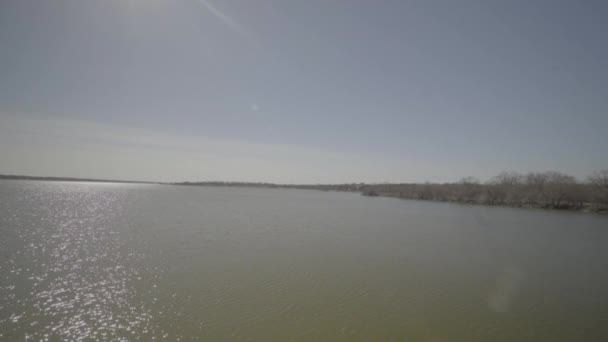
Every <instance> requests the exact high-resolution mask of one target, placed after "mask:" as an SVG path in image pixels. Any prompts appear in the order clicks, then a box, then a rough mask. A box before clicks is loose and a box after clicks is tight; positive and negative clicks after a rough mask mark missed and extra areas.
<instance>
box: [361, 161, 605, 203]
mask: <svg viewBox="0 0 608 342" xmlns="http://www.w3.org/2000/svg"><path fill="white" fill-rule="evenodd" d="M362 192H363V194H364V195H371V196H378V195H380V196H390V197H399V198H408V199H419V200H434V201H445V202H459V203H474V204H487V205H508V206H516V207H534V208H550V209H570V210H588V211H596V212H600V211H608V169H606V170H601V171H598V172H595V173H594V174H592V175H591V176H589V177H588V178H587V179H586V180H585V181H584V182H579V181H577V180H576V179H575V178H574V177H572V176H569V175H566V174H563V173H560V172H555V171H547V172H531V173H528V174H520V173H517V172H502V173H500V174H499V175H497V176H495V177H493V178H492V179H490V180H489V181H487V182H485V183H482V182H480V181H479V180H478V179H476V178H474V177H466V178H463V179H461V180H460V181H459V182H456V183H442V184H438V183H424V184H411V183H410V184H407V183H404V184H370V185H366V186H365V187H364V188H363V189H362Z"/></svg>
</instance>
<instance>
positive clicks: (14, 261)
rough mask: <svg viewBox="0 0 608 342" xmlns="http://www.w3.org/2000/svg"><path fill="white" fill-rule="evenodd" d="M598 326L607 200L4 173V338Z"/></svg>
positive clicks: (535, 331)
mask: <svg viewBox="0 0 608 342" xmlns="http://www.w3.org/2000/svg"><path fill="white" fill-rule="evenodd" d="M26 338H32V339H33V340H40V339H48V340H49V341H56V340H81V339H106V340H136V339H139V340H144V341H148V340H153V339H156V340H169V341H174V340H178V339H179V340H181V341H189V340H205V341H220V340H243V341H247V340H252V341H269V340H276V341H287V340H296V341H310V340H315V341H341V340H342V341H353V340H355V341H356V340H362V341H391V340H392V341H608V217H606V216H600V215H592V214H584V213H566V212H555V211H541V210H526V209H511V208H496V207H483V206H466V205H457V204H447V203H433V202H421V201H408V200H398V199H390V198H370V197H364V196H361V195H359V194H354V193H336V192H321V191H309V190H288V189H253V188H214V187H178V186H163V185H131V184H96V183H62V182H33V181H25V182H24V181H0V340H6V341H18V340H25V339H26Z"/></svg>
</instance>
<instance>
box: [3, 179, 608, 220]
mask: <svg viewBox="0 0 608 342" xmlns="http://www.w3.org/2000/svg"><path fill="white" fill-rule="evenodd" d="M0 179H14V180H38V181H64V182H100V183H139V184H166V185H178V186H216V187H217V186H227V187H255V188H288V189H308V190H322V191H348V192H359V193H361V194H362V195H364V196H370V197H376V196H383V197H394V198H403V199H414V200H428V201H438V202H454V203H467V204H482V205H494V206H511V207H522V208H543V209H559V210H572V211H587V212H597V213H608V169H604V170H600V171H596V172H594V173H593V174H591V175H590V176H589V177H587V179H586V180H585V181H578V180H577V179H576V178H574V177H573V176H569V175H566V174H563V173H560V172H556V171H547V172H530V173H527V174H521V173H517V172H501V173H500V174H498V175H497V176H495V177H493V178H491V179H490V180H488V181H486V182H483V183H482V182H480V181H479V180H478V179H477V178H475V177H465V178H462V179H461V180H459V181H458V182H452V183H428V182H427V183H375V184H367V183H343V184H310V185H306V184H275V183H264V182H219V181H206V182H175V183H163V182H144V181H128V180H108V179H91V178H73V177H35V176H22V175H0Z"/></svg>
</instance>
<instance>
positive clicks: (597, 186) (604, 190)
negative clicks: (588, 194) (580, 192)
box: [587, 169, 608, 210]
mask: <svg viewBox="0 0 608 342" xmlns="http://www.w3.org/2000/svg"><path fill="white" fill-rule="evenodd" d="M587 180H588V182H589V183H590V184H591V185H592V186H593V201H594V202H595V206H596V209H597V210H605V209H608V169H603V170H600V171H596V172H594V173H593V174H592V175H591V176H589V178H588V179H587Z"/></svg>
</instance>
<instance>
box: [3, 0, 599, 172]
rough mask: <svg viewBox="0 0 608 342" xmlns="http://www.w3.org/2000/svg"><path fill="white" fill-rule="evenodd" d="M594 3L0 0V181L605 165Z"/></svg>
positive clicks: (537, 0) (569, 168)
mask: <svg viewBox="0 0 608 342" xmlns="http://www.w3.org/2000/svg"><path fill="white" fill-rule="evenodd" d="M606 18H608V2H605V1H574V0H572V1H559V0H546V1H541V0H527V1H516V0H509V1H491V0H486V1H481V0H480V1H456V0H446V1H429V0H424V1H422V0H421V1H406V0H396V1H371V0H369V1H354V0H344V1H325V0H318V1H317V0H310V1H282V0H256V1H249V0H223V1H220V0H171V1H170V0H65V1H59V0H46V1H35V0H3V1H1V2H0V160H1V162H0V173H17V174H30V175H53V176H77V177H103V178H130V179H145V180H186V179H187V180H238V181H273V182H297V183H316V182H322V183H325V182H351V181H366V182H376V181H391V182H396V181H408V182H409V181H426V180H430V181H449V180H456V179H458V178H460V177H463V176H466V175H473V176H477V177H479V178H481V179H486V178H488V177H490V176H492V175H493V174H495V173H497V172H499V171H501V170H517V171H522V172H527V171H542V170H547V169H555V170H558V171H563V172H566V173H569V174H572V175H575V176H577V177H579V178H584V177H585V176H586V175H587V174H589V173H591V172H592V171H593V170H596V169H600V168H606V167H608V131H607V128H608V40H607V36H608V20H607V19H606Z"/></svg>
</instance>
